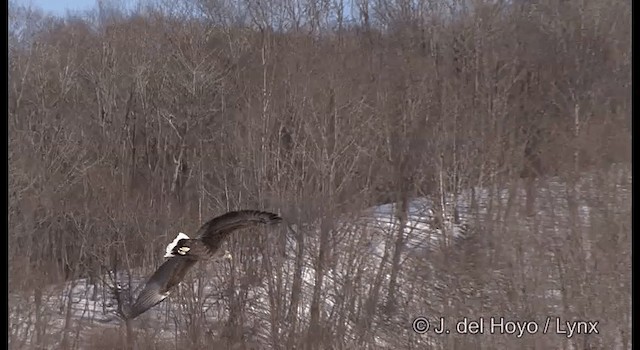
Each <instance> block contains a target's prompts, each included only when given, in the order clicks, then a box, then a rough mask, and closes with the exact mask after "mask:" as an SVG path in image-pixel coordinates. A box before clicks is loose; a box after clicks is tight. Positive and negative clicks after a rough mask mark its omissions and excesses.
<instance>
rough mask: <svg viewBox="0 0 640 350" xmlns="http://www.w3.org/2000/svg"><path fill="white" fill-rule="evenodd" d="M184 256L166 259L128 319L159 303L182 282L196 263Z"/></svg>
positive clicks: (128, 314)
mask: <svg viewBox="0 0 640 350" xmlns="http://www.w3.org/2000/svg"><path fill="white" fill-rule="evenodd" d="M195 262H196V260H192V259H189V258H186V257H183V256H175V257H172V258H170V259H168V260H167V261H165V262H164V263H163V264H162V265H160V267H159V268H158V269H157V270H156V272H154V273H153V275H151V277H149V280H148V281H147V284H146V285H145V286H144V289H143V290H142V292H140V294H139V295H138V298H137V299H136V301H135V302H134V303H133V305H131V309H130V310H129V312H127V314H126V317H127V318H128V319H134V318H136V317H137V316H138V315H140V314H141V313H143V312H145V311H147V310H149V309H150V308H152V307H154V306H156V305H158V304H159V303H160V302H162V301H163V300H164V299H166V298H167V297H168V296H169V293H170V292H171V289H172V288H173V287H174V286H175V285H177V284H178V283H180V282H181V281H182V279H183V278H184V275H185V274H186V273H187V271H188V270H189V269H190V268H191V267H192V266H193V264H195Z"/></svg>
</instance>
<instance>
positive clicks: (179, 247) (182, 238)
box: [164, 232, 191, 258]
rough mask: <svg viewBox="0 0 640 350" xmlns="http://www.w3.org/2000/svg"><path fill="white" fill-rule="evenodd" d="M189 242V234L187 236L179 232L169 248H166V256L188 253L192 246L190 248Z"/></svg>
mask: <svg viewBox="0 0 640 350" xmlns="http://www.w3.org/2000/svg"><path fill="white" fill-rule="evenodd" d="M188 242H189V236H187V235H186V234H184V233H182V232H180V233H178V235H177V236H176V238H175V239H174V240H173V242H171V243H169V245H167V248H166V249H165V254H164V257H165V258H171V257H174V256H176V255H185V254H187V253H188V252H189V250H191V248H189V244H188Z"/></svg>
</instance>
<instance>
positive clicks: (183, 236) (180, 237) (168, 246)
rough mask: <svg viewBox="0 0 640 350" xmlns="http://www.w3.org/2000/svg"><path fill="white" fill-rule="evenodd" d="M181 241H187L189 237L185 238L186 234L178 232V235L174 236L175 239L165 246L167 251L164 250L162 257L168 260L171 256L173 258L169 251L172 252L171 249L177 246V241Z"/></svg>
mask: <svg viewBox="0 0 640 350" xmlns="http://www.w3.org/2000/svg"><path fill="white" fill-rule="evenodd" d="M181 239H189V236H187V235H186V234H184V233H182V232H180V233H178V235H177V236H176V238H175V239H174V240H173V242H171V243H169V245H167V249H166V250H165V252H166V253H165V254H164V257H165V258H170V257H172V256H174V255H173V254H171V251H172V250H173V248H175V247H176V245H177V244H178V241H179V240H181Z"/></svg>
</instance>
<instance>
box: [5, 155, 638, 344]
mask: <svg viewBox="0 0 640 350" xmlns="http://www.w3.org/2000/svg"><path fill="white" fill-rule="evenodd" d="M611 178H615V179H616V180H615V182H614V183H607V182H605V179H611ZM535 187H536V194H535V195H536V200H535V201H534V215H526V210H525V209H526V208H525V203H526V192H525V191H524V189H523V186H522V185H521V184H517V185H516V186H513V187H511V188H476V189H474V190H473V191H471V190H469V191H464V192H462V193H460V194H459V195H458V196H457V198H455V199H454V196H452V195H450V196H447V198H446V200H445V207H446V209H445V212H444V214H443V215H440V213H442V208H441V207H442V205H441V204H439V202H440V201H439V199H438V200H436V201H433V200H431V199H428V198H416V199H414V200H413V201H411V203H410V206H409V213H408V222H407V225H406V227H405V228H404V231H403V232H404V239H403V241H404V247H403V253H402V256H401V260H400V266H401V268H400V270H399V271H398V275H397V282H396V285H397V291H396V292H395V298H394V299H395V300H394V304H393V305H395V306H394V307H395V309H394V310H388V309H386V306H387V304H388V301H389V300H388V299H387V298H388V295H389V283H390V279H391V277H390V275H391V270H392V257H393V253H394V246H395V243H396V239H397V232H398V230H399V227H398V220H397V218H396V216H395V214H394V213H395V210H396V208H395V205H394V204H385V205H381V206H378V207H374V208H370V209H368V210H365V211H364V212H363V213H362V215H361V217H359V218H357V219H355V220H353V219H350V220H342V221H339V222H338V223H337V224H336V226H335V229H334V230H333V231H332V232H331V242H332V245H333V246H332V249H331V250H330V252H329V255H330V257H329V258H328V259H327V261H328V263H327V266H326V267H325V273H324V276H323V277H324V280H323V284H322V288H321V289H320V293H321V295H320V298H319V300H320V301H321V305H320V322H321V324H322V325H323V327H324V331H325V332H327V333H328V334H333V335H335V336H336V337H341V338H342V339H344V343H345V344H351V345H352V346H356V347H357V346H358V344H359V343H360V342H364V341H365V340H368V341H371V340H372V341H374V342H375V343H376V344H377V345H376V348H379V349H399V348H408V347H411V346H413V347H422V346H425V345H428V344H430V345H432V346H436V345H437V346H440V347H446V346H447V345H446V341H445V340H442V339H434V338H431V337H429V336H428V335H424V336H421V337H418V336H417V335H416V334H415V333H414V332H413V331H412V330H411V328H410V327H411V321H412V319H413V318H414V317H417V316H419V315H443V314H445V313H446V312H455V313H456V314H458V315H464V314H465V312H475V313H478V312H483V310H484V311H487V312H490V311H489V310H494V309H493V308H495V307H496V305H497V306H503V305H506V306H505V307H507V309H505V310H510V309H509V308H511V307H512V304H510V300H520V299H517V297H513V295H517V294H518V293H520V292H519V291H518V289H517V288H516V286H514V285H513V284H512V283H513V282H510V279H509V278H508V276H505V272H504V271H508V270H507V269H506V267H505V266H507V265H508V263H507V262H504V259H501V258H500V257H501V256H502V255H501V254H505V256H506V254H508V253H509V252H500V253H496V254H494V253H492V252H493V250H492V249H495V247H494V245H495V244H496V243H495V242H501V241H503V242H508V243H509V244H508V245H507V246H509V247H513V250H514V251H513V252H514V254H515V256H519V257H521V263H522V264H524V265H526V266H529V265H531V266H535V264H539V262H540V261H544V260H545V259H547V260H553V259H554V257H556V256H557V254H558V252H560V251H561V250H560V249H562V247H563V245H566V244H567V243H566V242H567V237H572V236H571V235H572V232H578V233H579V234H580V235H581V237H582V238H581V240H580V242H581V244H583V245H584V246H585V251H586V252H587V254H590V252H591V250H592V249H593V246H594V245H595V244H598V243H597V241H594V239H595V238H594V237H596V236H594V235H590V234H589V232H590V228H591V227H593V225H595V224H596V223H597V222H599V220H600V219H601V218H600V214H601V213H603V212H604V211H603V210H602V208H608V210H607V211H606V212H607V213H609V214H607V215H611V213H617V214H618V215H620V216H621V217H623V218H624V217H628V218H629V219H630V203H631V174H630V172H629V171H628V169H625V168H620V169H618V168H614V169H612V170H611V172H610V173H609V174H608V177H607V178H602V177H600V176H597V175H592V174H585V175H584V176H583V177H582V179H581V180H580V181H579V182H578V183H577V184H576V186H575V189H576V191H575V195H571V191H570V189H571V188H570V186H569V185H567V184H566V183H565V182H563V181H561V180H560V179H558V178H551V179H547V180H538V181H537V183H536V186H535ZM602 189H606V190H602ZM572 196H573V197H572ZM574 197H575V203H572V198H574ZM455 216H457V218H456V217H455ZM514 227H516V228H517V229H515V230H514V229H513V228H514ZM303 233H304V235H305V238H306V239H305V247H304V259H303V260H302V262H303V268H302V280H303V285H302V286H301V288H302V293H301V295H302V298H301V300H300V303H299V304H298V308H297V310H296V311H297V315H298V317H297V319H298V323H297V324H296V325H295V327H297V329H306V328H308V327H309V322H310V321H309V320H310V318H309V315H310V312H311V311H310V307H311V303H312V299H313V292H314V287H315V286H316V281H317V277H318V276H316V275H317V274H316V268H315V267H316V266H317V261H316V259H317V254H318V246H319V244H320V243H319V237H318V236H319V234H318V233H317V231H312V230H309V231H308V232H303ZM496 237H498V238H496ZM629 237H630V236H629ZM287 242H289V243H288V245H287V246H286V251H285V252H284V255H283V256H282V257H281V258H280V257H274V258H273V259H271V260H270V261H269V264H272V265H274V266H276V267H277V268H273V270H274V271H277V274H275V275H273V276H262V277H261V278H260V279H259V280H257V281H255V280H254V281H253V282H251V284H250V286H249V287H248V293H247V294H246V295H243V296H241V297H242V300H244V302H245V304H244V305H243V307H244V311H245V314H246V315H247V316H246V318H244V319H243V325H244V326H245V330H244V331H245V332H246V335H247V339H248V341H249V342H252V343H255V344H259V346H258V347H259V348H262V349H269V348H275V346H274V344H275V343H276V342H277V341H279V339H280V341H281V340H282V339H284V337H285V334H284V332H285V331H284V329H285V328H286V327H291V326H292V325H290V324H283V323H279V324H274V323H273V322H274V321H273V320H274V318H273V317H272V316H273V315H274V313H279V314H280V315H282V314H287V313H288V312H291V311H290V310H289V309H288V301H287V300H284V301H283V300H274V299H273V298H270V295H271V294H273V293H275V292H274V290H275V291H276V292H277V293H278V295H282V296H289V295H291V291H292V288H293V280H294V273H295V270H296V256H297V253H296V252H297V251H298V246H297V245H296V241H295V240H293V239H290V240H288V241H287ZM468 242H469V243H468ZM471 242H472V243H471ZM562 242H564V243H562ZM522 247H524V248H522ZM451 251H453V253H451V254H453V255H448V254H449V252H451ZM456 252H457V253H456ZM161 253H163V252H162V251H160V250H159V251H158V254H161ZM476 253H478V254H480V255H481V257H480V258H477V259H480V260H478V261H483V262H485V263H486V262H491V263H490V264H489V265H487V266H488V267H487V268H484V269H482V271H483V272H482V274H478V272H477V271H476V272H475V273H473V274H471V273H470V274H468V275H467V274H465V272H464V270H462V269H461V270H459V271H458V270H456V269H457V267H456V264H465V263H468V262H462V261H467V260H469V261H471V259H472V258H471V256H473V255H474V254H476ZM456 254H458V255H456ZM554 254H555V255H554ZM259 259H262V256H260V257H259ZM492 259H495V261H494V260H492ZM587 259H588V257H587ZM241 260H242V257H241V256H234V262H235V263H240V261H241ZM259 261H261V260H259ZM458 262H459V263H458ZM494 262H495V263H494ZM264 263H265V264H266V263H267V262H264ZM502 263H504V266H503V265H501V264H502ZM228 264H230V263H229V262H222V263H220V264H216V263H209V264H206V266H203V267H201V268H197V269H194V271H193V272H192V273H191V274H190V276H189V277H188V279H189V281H188V282H186V283H185V284H184V285H182V286H181V288H180V290H179V291H176V292H175V293H174V294H173V295H172V296H171V297H170V298H169V299H167V300H166V301H165V302H164V303H162V304H160V305H158V306H156V307H154V308H153V309H152V310H150V311H149V312H147V313H145V314H143V315H141V316H140V317H139V318H138V319H136V320H134V321H133V326H134V328H135V329H137V330H139V331H141V332H142V331H144V332H146V333H147V334H151V335H152V337H154V338H155V340H156V341H157V342H158V344H165V343H164V342H167V344H172V343H173V341H175V340H176V339H178V338H179V337H181V336H183V335H184V334H183V333H184V332H185V329H184V327H185V325H184V323H181V322H178V321H177V320H178V319H188V315H189V314H191V313H193V312H194V310H196V309H194V306H195V307H196V308H197V309H199V310H201V312H202V313H204V315H205V316H206V320H207V321H208V322H210V325H209V326H208V327H207V328H208V329H210V332H211V334H209V336H211V337H216V336H217V332H218V331H217V330H216V329H220V328H219V327H217V325H219V324H223V323H224V321H225V320H226V319H227V318H228V317H229V310H228V307H229V304H228V299H229V297H231V296H230V295H228V293H229V292H228V289H227V288H225V286H227V285H228V283H229V282H228V281H227V279H226V273H227V271H228V269H229V268H230V265H228ZM442 268H445V270H446V269H449V271H451V273H449V274H444V273H443V272H442V271H444V270H442ZM465 269H466V267H465ZM527 269H528V267H526V268H524V271H525V272H526V271H528V270H527ZM152 271H153V267H148V268H146V269H144V271H135V272H134V273H133V275H132V276H131V282H132V283H131V285H132V287H133V288H134V289H135V288H139V287H140V286H141V285H142V283H143V282H144V280H145V279H146V277H147V276H148V275H149V274H150V273H151V272H152ZM451 275H455V276H451ZM525 276H527V278H535V279H536V281H537V282H535V283H533V285H535V288H534V289H533V290H531V289H529V290H527V291H526V293H525V294H526V295H527V298H529V299H530V300H532V301H531V302H532V303H534V301H535V302H536V303H538V304H542V305H545V306H544V310H546V311H547V312H548V314H560V313H562V312H566V310H565V309H563V308H562V307H561V304H562V300H561V299H562V293H561V286H560V284H559V283H560V280H561V278H560V276H559V275H558V272H557V271H553V270H549V271H548V272H547V276H541V275H540V272H539V271H537V270H536V271H534V270H531V272H530V273H529V272H527V274H525ZM452 278H453V279H452ZM105 280H107V281H108V280H110V279H109V278H105ZM118 283H119V284H120V285H121V286H128V283H129V276H126V275H124V274H123V273H119V274H118ZM110 284H111V285H112V283H110ZM376 285H378V287H377V288H376ZM523 285H527V284H525V282H523ZM512 289H513V290H514V291H515V292H513V293H515V294H513V293H511V290H512ZM122 292H123V293H124V294H127V290H126V289H122ZM236 297H239V296H237V295H236ZM509 298H515V299H509ZM529 299H528V300H529ZM45 300H46V307H47V308H46V310H47V311H46V313H45V315H44V316H41V317H46V320H47V322H48V324H49V325H50V327H49V328H48V329H49V330H51V331H50V332H49V334H48V335H47V336H48V337H50V339H51V340H52V341H54V342H58V343H59V342H60V341H61V337H62V335H61V334H62V332H61V331H62V329H63V327H64V324H65V319H68V320H69V325H68V326H67V328H68V329H70V330H72V333H73V332H75V334H73V335H71V338H74V339H77V340H76V341H77V344H78V347H79V348H83V345H82V344H84V342H85V339H84V338H85V337H87V336H88V335H91V334H95V332H100V330H101V329H107V328H117V327H119V325H120V320H119V319H118V318H117V317H116V316H115V309H116V304H115V302H114V297H113V293H112V289H109V288H106V287H105V284H104V283H102V282H96V283H90V282H89V281H88V280H86V279H82V280H76V281H72V282H69V283H68V284H66V285H65V286H50V287H49V289H48V295H47V296H46V298H45ZM31 303H33V296H31V297H30V298H29V299H26V298H21V297H19V296H15V295H12V296H10V312H11V313H13V314H17V315H21V316H20V317H21V322H20V323H19V324H12V325H11V327H16V330H19V332H35V329H34V328H33V327H31V326H30V325H31V324H33V323H34V322H35V315H34V314H33V312H31V311H30V310H31V309H30V308H29V307H28V306H29V305H30V304H31ZM513 305H515V306H513V307H514V308H515V307H517V305H519V304H518V303H516V302H513ZM66 306H70V308H68V307H66ZM565 308H566V307H565ZM454 309H455V310H454ZM69 310H70V311H69ZM447 310H448V311H447ZM452 310H454V311H452ZM563 310H564V311H563ZM511 312H513V314H515V315H519V314H520V313H519V312H521V311H519V310H517V309H513V310H511ZM538 316H543V315H538ZM281 318H282V317H281ZM606 327H611V325H606ZM617 327H618V328H620V329H626V328H625V325H618V326H617ZM607 329H609V328H607ZM611 330H613V329H611ZM616 331H619V330H616ZM602 332H603V331H602V330H601V333H602ZM610 334H617V333H616V332H611V333H610ZM25 338H29V337H28V336H27V337H25ZM606 339H608V340H609V341H610V342H611V344H616V343H617V342H619V341H620V339H619V338H618V337H617V336H614V335H611V336H610V338H606ZM565 341H566V339H562V338H561V337H555V338H553V337H549V338H548V339H545V340H544V341H543V343H542V344H543V345H541V346H547V347H553V348H557V347H561V346H562V344H563V342H565ZM407 344H411V345H407ZM507 344H514V343H507ZM27 346H28V345H27ZM505 346H508V345H505ZM570 346H574V344H573V343H571V342H570Z"/></svg>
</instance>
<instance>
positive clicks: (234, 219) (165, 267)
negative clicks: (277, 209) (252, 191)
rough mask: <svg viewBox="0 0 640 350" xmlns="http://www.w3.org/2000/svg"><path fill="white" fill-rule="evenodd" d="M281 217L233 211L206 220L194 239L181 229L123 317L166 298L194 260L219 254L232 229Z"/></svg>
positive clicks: (246, 211)
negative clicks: (163, 259) (165, 259)
mask: <svg viewBox="0 0 640 350" xmlns="http://www.w3.org/2000/svg"><path fill="white" fill-rule="evenodd" d="M281 221H282V218H281V217H279V216H278V215H276V214H273V213H269V212H264V211H256V210H241V211H232V212H229V213H226V214H224V215H221V216H218V217H215V218H213V219H211V220H210V221H208V222H206V223H205V224H204V225H202V227H200V229H199V230H198V232H197V233H196V238H194V239H191V238H189V237H188V236H187V235H185V234H184V233H182V232H181V233H179V234H178V236H177V237H176V238H175V239H174V240H173V242H171V243H170V244H169V245H168V246H167V248H166V254H165V257H166V258H169V259H168V260H167V261H165V262H164V263H163V264H162V265H160V267H159V268H158V269H157V270H156V272H155V273H154V274H153V275H152V276H151V277H150V278H149V280H148V281H147V284H146V285H145V287H144V289H143V290H142V292H140V295H139V296H138V298H137V299H136V301H135V303H134V304H133V305H132V306H131V310H130V311H129V312H128V313H127V315H126V317H127V318H128V319H133V318H135V317H137V316H138V315H140V314H141V313H143V312H145V311H147V310H149V309H150V308H152V307H153V306H155V305H157V304H159V303H160V302H162V301H163V300H164V299H166V298H167V297H168V296H169V294H170V292H171V290H172V289H173V288H174V287H175V286H176V285H178V284H179V283H180V282H181V281H182V280H183V279H184V277H185V275H186V273H187V272H188V271H189V269H191V267H193V265H195V263H196V262H198V261H199V260H205V259H211V258H214V257H216V256H218V255H220V252H219V249H220V246H221V245H222V243H223V242H224V240H225V239H226V238H227V237H228V236H229V234H231V232H233V231H235V230H238V229H242V228H246V227H250V226H255V225H258V224H277V223H279V222H281ZM227 254H228V253H227Z"/></svg>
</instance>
